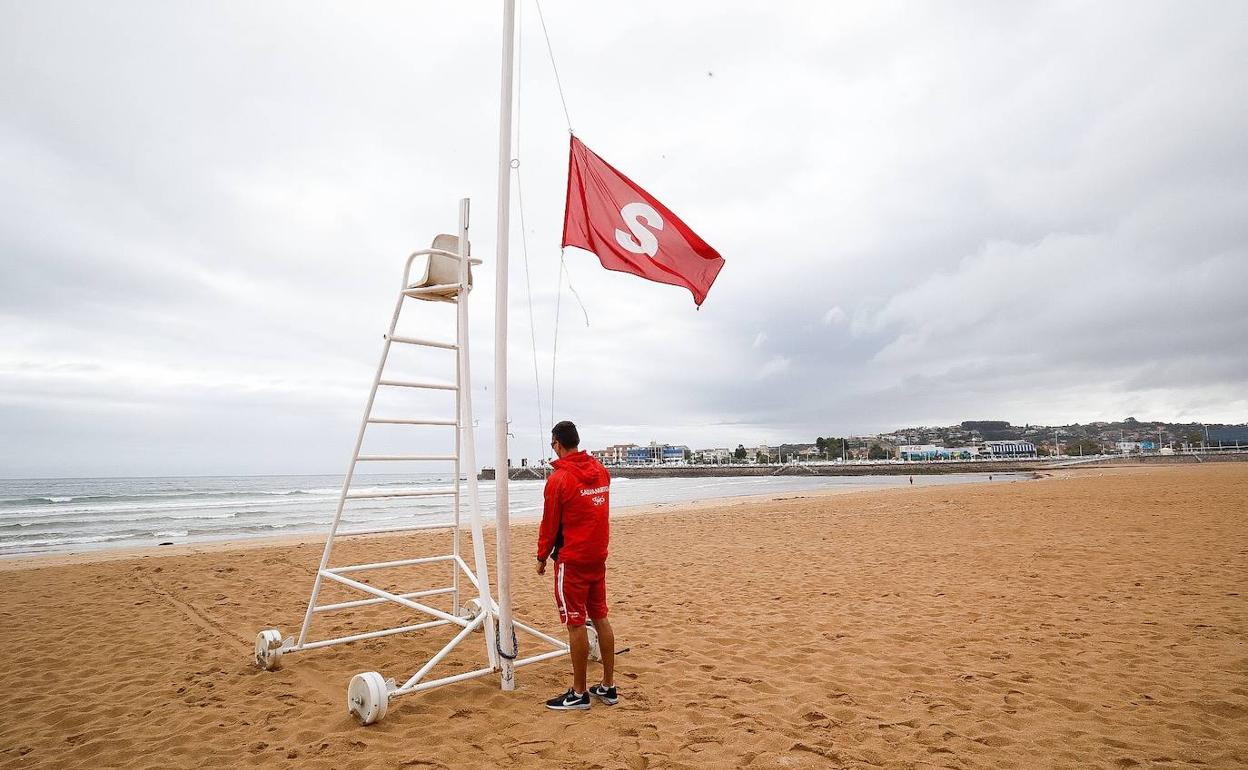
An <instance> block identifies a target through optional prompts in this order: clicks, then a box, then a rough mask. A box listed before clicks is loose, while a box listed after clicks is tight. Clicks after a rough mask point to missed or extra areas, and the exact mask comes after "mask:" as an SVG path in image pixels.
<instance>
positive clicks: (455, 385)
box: [256, 199, 497, 684]
mask: <svg viewBox="0 0 1248 770" xmlns="http://www.w3.org/2000/svg"><path fill="white" fill-rule="evenodd" d="M439 247H441V248H439ZM452 248H453V249H454V250H453V251H452V250H451V249H452ZM421 257H424V258H427V260H428V263H427V267H426V270H425V280H424V281H423V282H418V283H415V284H414V283H412V276H411V273H412V265H413V263H414V262H415V261H416V260H417V259H418V258H421ZM474 264H480V260H476V259H471V258H470V257H469V254H468V200H467V199H464V200H461V201H460V206H459V230H458V233H457V235H456V236H439V237H438V238H437V239H436V240H435V242H434V248H430V249H424V250H421V251H417V252H415V253H413V254H412V255H411V256H409V257H408V259H407V264H406V265H405V267H404V269H403V283H402V286H401V288H400V291H399V295H398V299H397V301H396V302H395V306H394V313H393V315H392V316H391V319H390V326H389V329H388V330H387V332H386V334H385V335H384V340H385V342H384V345H383V346H382V351H381V360H380V362H379V363H378V364H377V371H376V374H375V375H374V377H373V384H372V388H371V390H370V391H369V395H368V402H367V404H366V406H365V408H364V417H363V419H362V421H361V423H360V428H359V431H358V433H357V435H356V440H355V446H354V448H353V449H352V451H351V460H350V462H349V464H348V466H347V474H346V478H345V479H344V480H343V485H342V491H341V492H340V493H339V495H338V504H337V508H336V510H335V512H334V519H333V523H332V524H331V525H330V528H329V535H328V536H327V537H326V539H325V549H324V551H323V553H322V555H321V561H320V565H319V567H318V568H317V571H316V578H315V580H314V581H313V584H312V594H311V597H310V598H309V600H308V605H307V611H306V612H305V614H304V618H303V624H302V626H301V627H300V629H299V634H298V637H297V638H291V637H286V638H282V637H281V634H280V633H279V632H278V631H277V630H276V629H269V630H266V631H262V632H260V634H259V635H258V637H257V639H256V662H257V664H258V665H260V666H261V667H262V668H266V669H273V668H277V667H278V666H279V665H280V661H281V658H282V656H283V655H286V654H290V653H295V652H301V651H304V650H312V649H317V648H320V647H329V646H332V645H335V644H345V643H347V642H354V641H360V640H363V639H375V638H378V637H382V636H389V635H392V634H401V633H407V632H410V631H418V630H423V629H428V628H436V627H438V626H446V625H455V626H458V627H460V634H459V635H457V636H456V637H455V639H454V640H452V642H451V644H449V645H448V646H447V647H446V648H444V649H443V650H442V651H441V652H440V653H439V654H438V655H437V656H435V659H434V660H433V661H431V664H434V663H436V662H438V661H439V660H441V659H442V658H443V657H445V655H446V654H447V653H449V652H450V650H451V649H453V648H454V647H455V646H456V645H457V644H458V643H459V642H460V641H462V640H463V638H464V637H466V636H467V634H468V632H470V631H472V630H475V629H477V628H480V627H482V626H484V627H485V630H486V631H487V633H486V635H485V638H486V640H487V642H486V644H485V647H486V657H487V660H488V661H489V664H490V666H491V667H494V666H495V665H496V663H497V659H496V655H497V653H496V650H495V649H494V645H493V643H492V640H493V638H494V634H493V623H494V613H492V612H482V611H481V610H482V608H493V606H494V604H493V602H492V600H491V597H490V584H489V575H488V572H487V566H486V560H485V541H484V538H483V533H482V523H481V507H480V495H479V491H478V485H477V477H476V447H475V442H474V439H473V420H472V395H471V377H470V367H469V358H468V356H469V347H468V339H469V335H468V302H467V298H468V293H469V291H471V268H470V266H471V265H474ZM451 271H453V273H451V275H450V276H449V277H450V278H451V280H447V279H448V272H451ZM408 300H419V301H432V302H445V303H450V304H452V305H454V306H455V307H456V310H457V318H456V339H455V341H454V342H444V341H437V340H428V339H419V338H416V337H408V336H402V335H399V334H396V333H395V331H396V329H397V328H398V323H399V318H400V317H401V315H402V312H403V308H404V305H405V304H406V303H407V301H408ZM394 345H410V346H416V347H421V348H435V349H443V350H451V351H454V353H455V378H454V382H416V381H410V380H398V379H388V378H386V377H385V372H386V364H387V362H388V361H389V359H390V353H391V349H392V347H393V346H394ZM380 388H415V389H420V390H434V391H453V392H454V393H455V417H454V419H445V418H407V417H390V416H378V415H376V414H374V404H375V402H376V399H377V392H378V390H379V389H380ZM383 424H384V425H405V426H432V427H451V428H454V429H455V447H454V452H453V453H452V454H371V455H370V454H361V449H362V448H363V445H364V438H365V435H366V434H367V432H368V428H369V426H371V425H383ZM426 461H428V462H443V463H445V462H450V463H452V465H453V468H454V471H453V472H454V484H453V485H452V486H451V487H450V488H449V489H419V488H407V489H393V490H384V491H354V489H353V487H352V482H353V481H354V479H355V474H356V469H357V467H358V466H359V464H360V463H374V462H426ZM465 471H466V472H467V487H468V490H467V491H468V500H467V503H468V509H469V523H470V529H471V534H472V549H473V562H474V563H473V567H472V568H469V566H468V563H467V562H466V561H465V560H464V558H463V556H462V555H461V553H460V547H461V533H462V527H461V523H462V518H461V513H462V508H463V502H464V501H463V495H462V489H461V488H462V483H461V479H463V478H464V476H463V474H464V472H465ZM417 497H447V498H449V499H450V502H451V506H450V507H451V519H450V521H438V522H433V523H419V524H411V525H407V526H400V527H381V528H369V529H356V530H350V531H342V530H341V524H342V517H343V511H344V509H345V508H346V507H347V506H348V504H349V502H350V501H352V500H376V499H383V498H417ZM420 530H443V531H445V530H450V532H451V551H450V553H446V554H437V555H433V556H423V557H417V558H411V559H399V560H393V561H384V562H375V563H371V564H348V565H342V566H333V567H331V566H330V558H331V556H332V554H333V547H334V542H335V540H336V539H337V538H340V537H350V536H354V535H365V534H370V535H371V534H380V533H386V532H414V531H420ZM435 563H447V564H449V565H450V567H451V574H450V585H449V586H442V587H436V588H428V589H423V590H417V591H411V592H406V593H392V592H390V591H384V590H382V589H379V588H376V587H375V586H372V585H369V584H367V583H364V582H362V581H360V580H357V579H355V578H354V577H347V575H348V574H353V575H354V574H357V573H361V572H366V571H370V570H380V569H388V568H394V567H405V566H410V565H416V564H435ZM461 576H462V577H464V578H466V579H467V580H468V582H469V583H470V584H471V586H472V591H473V593H474V594H475V596H476V598H475V600H472V601H470V602H468V603H464V602H462V601H461V590H460V587H461V580H460V579H461ZM325 581H330V582H333V583H337V584H339V585H342V586H346V587H348V588H351V589H354V590H356V591H359V592H361V593H363V594H365V595H366V598H362V599H356V600H352V601H343V602H335V603H331V604H322V603H319V599H320V594H321V588H322V587H323V585H324V583H325ZM447 594H449V595H450V597H451V611H450V612H444V611H442V610H439V609H436V608H434V607H430V606H429V605H427V604H425V603H422V602H421V601H418V600H420V599H424V598H426V597H432V596H443V595H447ZM386 602H391V603H394V604H397V605H399V606H401V607H404V608H406V609H408V610H414V611H416V612H419V613H423V614H425V615H428V616H430V618H431V619H430V620H427V621H424V622H420V623H414V624H408V625H403V626H397V627H394V628H386V629H379V630H376V631H367V632H363V633H355V634H350V635H347V636H340V637H336V638H329V639H320V640H316V641H312V640H309V638H308V637H309V634H308V632H309V629H310V627H311V625H312V620H313V617H314V616H315V615H317V614H320V613H328V612H336V611H339V610H346V609H352V608H356V607H365V606H370V605H376V604H382V603H386ZM431 667H432V665H429V666H426V667H425V668H423V669H422V670H421V672H418V674H419V675H420V676H421V677H423V674H424V673H427V670H428V668H431ZM418 681H419V679H418ZM413 684H415V682H413Z"/></svg>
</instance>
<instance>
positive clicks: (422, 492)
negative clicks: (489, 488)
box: [346, 489, 455, 500]
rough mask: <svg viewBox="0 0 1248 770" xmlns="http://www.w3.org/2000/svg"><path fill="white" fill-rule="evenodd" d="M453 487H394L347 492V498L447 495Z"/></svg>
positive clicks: (370, 498)
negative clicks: (388, 490) (376, 490)
mask: <svg viewBox="0 0 1248 770" xmlns="http://www.w3.org/2000/svg"><path fill="white" fill-rule="evenodd" d="M453 494H455V490H453V489H396V490H394V491H392V492H348V493H347V497H346V499H347V500H375V499H378V498H383V497H447V496H450V495H453Z"/></svg>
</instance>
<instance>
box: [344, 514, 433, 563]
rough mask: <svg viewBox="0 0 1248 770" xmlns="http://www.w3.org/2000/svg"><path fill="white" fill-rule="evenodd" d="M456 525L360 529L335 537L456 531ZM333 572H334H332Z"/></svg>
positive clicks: (418, 525)
mask: <svg viewBox="0 0 1248 770" xmlns="http://www.w3.org/2000/svg"><path fill="white" fill-rule="evenodd" d="M454 528H455V525H454V524H416V525H413V526H408V527H387V528H385V529H360V530H356V531H354V532H339V533H337V534H335V535H334V537H352V536H353V535H384V534H386V533H387V532H417V531H421V530H430V529H454ZM331 572H332V570H331Z"/></svg>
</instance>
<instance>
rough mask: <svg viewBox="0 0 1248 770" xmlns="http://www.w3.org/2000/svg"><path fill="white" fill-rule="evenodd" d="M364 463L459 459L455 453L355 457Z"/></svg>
mask: <svg viewBox="0 0 1248 770" xmlns="http://www.w3.org/2000/svg"><path fill="white" fill-rule="evenodd" d="M355 459H356V460H357V461H359V462H362V463H368V462H407V461H410V462H425V461H430V462H434V461H441V460H457V459H459V458H457V457H456V456H455V455H359V456H358V457H356V458H355Z"/></svg>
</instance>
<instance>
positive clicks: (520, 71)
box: [511, 3, 550, 460]
mask: <svg viewBox="0 0 1248 770" xmlns="http://www.w3.org/2000/svg"><path fill="white" fill-rule="evenodd" d="M523 10H524V3H519V4H518V5H517V7H516V11H517V12H518V15H519V18H518V19H517V26H519V27H520V32H521V34H519V35H516V157H514V158H512V160H511V167H512V168H513V169H514V170H515V177H516V199H517V200H516V202H517V203H518V208H519V210H520V250H521V252H522V253H523V254H524V294H525V299H526V300H527V301H528V305H529V345H530V347H531V348H532V350H533V390H534V392H535V394H536V396H537V398H536V401H537V447H538V449H537V454H538V457H540V458H541V459H542V460H549V459H550V451H549V447H548V446H547V445H546V440H545V438H544V435H545V425H546V417H545V415H543V414H542V377H541V374H540V373H539V370H538V363H537V323H536V322H535V321H534V320H533V281H532V278H531V275H530V270H529V237H528V226H527V225H526V224H525V221H524V184H523V183H522V182H521V180H520V126H521V124H522V123H523V121H522V120H521V110H520V106H521V104H523V102H522V101H521V98H520V96H521V84H522V83H524V34H523V33H524V15H523Z"/></svg>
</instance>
